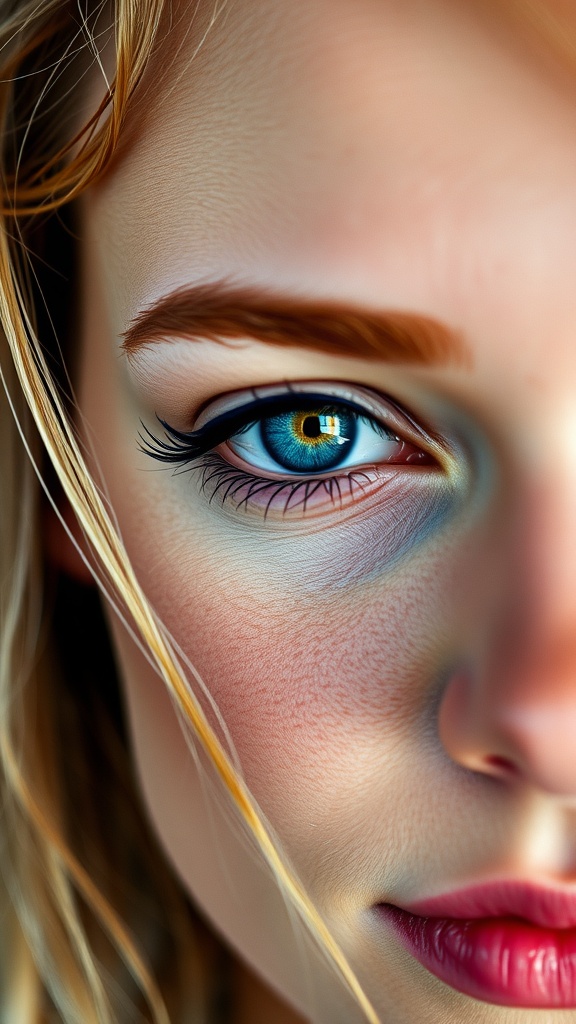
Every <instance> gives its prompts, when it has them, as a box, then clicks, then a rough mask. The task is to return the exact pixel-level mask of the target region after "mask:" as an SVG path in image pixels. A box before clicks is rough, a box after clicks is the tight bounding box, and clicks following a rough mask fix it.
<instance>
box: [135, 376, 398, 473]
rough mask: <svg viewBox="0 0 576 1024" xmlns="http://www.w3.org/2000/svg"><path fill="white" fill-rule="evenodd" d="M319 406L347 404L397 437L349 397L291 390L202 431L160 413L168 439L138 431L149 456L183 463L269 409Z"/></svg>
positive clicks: (228, 415)
mask: <svg viewBox="0 0 576 1024" xmlns="http://www.w3.org/2000/svg"><path fill="white" fill-rule="evenodd" d="M319 405H322V406H324V407H333V406H345V407H346V408H347V409H349V410H351V411H352V412H355V413H356V414H357V415H358V416H359V417H360V418H362V419H363V420H364V421H368V422H370V423H371V424H372V425H373V426H375V427H376V429H378V430H379V431H381V432H382V434H387V435H390V436H396V435H395V434H394V431H393V430H391V429H389V428H387V427H386V426H385V425H384V424H383V423H379V422H378V420H376V419H375V418H374V417H373V416H372V415H370V414H368V413H367V411H366V409H365V408H364V407H363V406H361V405H359V404H357V403H356V402H352V401H350V400H349V399H346V400H342V399H337V398H335V399H331V396H327V395H323V394H311V393H310V392H305V393H298V392H288V393H286V394H284V395H270V396H268V397H266V398H259V399H257V400H256V401H252V402H250V403H246V404H245V405H243V406H240V407H239V408H238V409H231V410H229V411H228V412H224V413H222V414H221V415H220V416H217V417H216V418H215V419H213V420H211V421H210V422H209V423H206V424H205V425H204V426H203V427H201V428H200V430H190V431H181V430H177V429H176V427H172V426H171V425H170V424H169V423H167V422H166V420H163V419H161V417H160V416H157V417H156V419H157V420H158V422H159V423H160V425H161V426H162V428H163V430H164V433H165V435H166V438H167V439H168V440H163V439H162V438H159V437H156V435H155V434H153V433H152V431H151V430H149V429H148V427H147V426H146V425H145V424H144V423H142V429H143V431H144V433H142V432H140V433H139V434H138V437H139V441H140V445H139V447H140V450H141V451H142V452H144V454H145V455H149V456H150V457H151V458H153V459H156V460H157V461H158V462H165V463H171V464H173V465H174V464H175V465H181V464H183V463H186V462H191V461H193V460H194V459H198V458H201V457H202V456H203V455H206V454H207V453H208V452H210V451H212V450H213V449H214V448H217V447H218V445H220V444H222V443H223V442H224V441H227V440H228V439H229V438H230V437H233V436H234V435H235V434H238V433H240V432H241V431H242V430H248V429H249V428H250V427H252V426H254V425H255V424H256V423H258V422H259V421H260V420H261V419H264V418H265V415H266V411H269V415H272V414H275V415H278V414H279V413H281V412H290V411H292V410H293V409H294V408H295V406H297V407H298V408H299V409H302V408H305V407H306V406H309V407H310V409H311V410H312V409H314V410H318V407H319Z"/></svg>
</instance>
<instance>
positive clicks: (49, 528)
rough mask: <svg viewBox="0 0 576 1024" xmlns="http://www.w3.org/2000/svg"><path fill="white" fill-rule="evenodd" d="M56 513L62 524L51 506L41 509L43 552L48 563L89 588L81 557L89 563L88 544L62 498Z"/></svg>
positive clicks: (89, 578) (89, 576)
mask: <svg viewBox="0 0 576 1024" xmlns="http://www.w3.org/2000/svg"><path fill="white" fill-rule="evenodd" d="M58 511H59V513H60V516H62V519H63V520H64V522H62V520H61V519H60V517H59V516H58V515H57V514H56V512H55V510H54V508H53V506H52V505H51V504H47V505H46V506H45V508H44V510H43V535H44V550H45V552H46V557H47V559H48V562H49V563H50V564H51V565H53V566H54V567H55V568H56V569H58V570H59V571H60V572H64V573H66V575H67V576H71V577H72V578H73V579H75V580H77V581H78V582H79V583H84V584H86V585H91V586H93V585H94V578H93V576H92V573H91V572H90V569H89V568H88V566H87V564H86V562H85V561H84V558H86V559H88V561H90V555H89V550H88V545H87V544H86V539H85V537H84V534H83V533H82V530H81V529H80V524H79V523H78V520H77V518H76V516H75V515H74V513H73V511H72V508H71V506H70V503H69V501H68V500H67V499H66V498H65V497H64V495H61V497H60V499H59V501H58ZM68 531H70V532H69V533H68ZM82 555H83V556H84V558H83V557H82Z"/></svg>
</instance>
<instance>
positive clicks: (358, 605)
mask: <svg viewBox="0 0 576 1024" xmlns="http://www.w3.org/2000/svg"><path fill="white" fill-rule="evenodd" d="M133 518H135V517H133ZM178 519H179V517H178V516H176V521H178ZM180 523H182V520H180ZM195 533H196V536H195V537H193V536H192V534H190V535H187V531H186V530H183V529H182V526H181V527H180V534H178V528H177V526H175V527H174V529H172V530H171V529H169V528H168V525H167V523H164V525H163V527H160V528H159V529H157V533H156V539H155V545H154V554H153V555H152V554H151V552H150V547H149V545H147V544H144V543H143V538H142V542H140V543H139V542H138V537H139V531H138V530H134V529H126V530H125V534H126V536H128V537H129V538H130V540H129V548H130V554H131V557H132V559H133V561H134V564H135V566H136V568H137V572H138V576H139V578H140V580H141V582H142V584H143V586H144V589H145V591H146V593H147V594H148V596H149V598H150V599H151V601H152V603H153V605H154V607H155V608H156V610H157V612H158V613H159V615H160V617H161V619H162V620H163V621H164V623H165V624H166V626H167V628H168V629H169V630H170V632H171V634H172V635H173V637H174V639H175V640H176V642H177V643H178V644H179V646H180V647H181V649H182V650H183V651H184V653H185V654H186V656H187V657H188V658H189V660H190V662H191V663H192V664H193V665H194V667H195V668H196V669H197V670H198V672H199V673H200V675H201V677H202V679H203V681H204V683H205V684H206V686H207V688H208V690H209V692H210V694H211V695H212V697H213V698H214V700H215V702H216V704H217V706H218V708H219V710H220V712H221V713H222V716H223V720H224V722H225V724H226V727H227V729H228V730H229V732H230V735H231V738H232V741H233V744H234V747H235V749H236V751H237V753H238V756H239V758H240V762H241V764H242V767H243V770H244V772H245V775H246V779H247V782H248V785H249V786H250V788H251V790H252V792H253V793H254V795H255V797H256V799H257V800H258V802H259V803H260V804H261V806H262V807H263V809H264V811H265V812H266V814H267V815H268V816H269V817H270V819H271V821H272V823H273V824H274V826H275V827H276V828H277V829H278V830H279V831H280V833H281V834H282V835H285V836H289V837H290V843H291V845H292V852H294V853H298V854H299V855H300V854H301V855H302V856H305V855H306V851H307V848H308V846H309V843H310V825H311V823H313V824H314V827H316V828H319V827H321V826H322V827H330V828H333V826H334V823H335V821H336V820H338V819H339V818H340V816H342V824H344V823H345V822H346V823H347V824H346V827H347V828H349V827H350V825H351V823H353V818H354V808H356V809H357V810H358V815H359V818H360V817H361V816H362V814H364V810H361V808H362V804H363V802H364V794H365V795H366V801H368V802H370V801H374V799H379V800H386V801H390V800H393V799H394V798H395V795H396V797H397V796H398V794H399V793H400V792H401V790H399V789H398V787H396V788H395V789H393V790H391V791H387V790H385V789H384V787H383V786H382V785H381V780H382V779H383V778H384V777H389V773H390V771H391V770H392V769H393V768H394V766H396V767H397V770H398V771H400V769H401V768H402V767H405V762H406V759H407V758H410V757H414V756H416V755H418V756H421V750H420V751H419V749H418V746H419V744H420V745H421V737H422V717H423V709H425V708H426V707H427V706H428V703H429V701H430V698H431V696H433V693H434V692H435V686H436V682H437V680H438V679H439V678H440V676H441V674H442V670H443V668H444V665H445V663H446V661H447V659H448V658H449V656H450V641H448V640H447V638H446V630H445V628H444V624H445V623H446V622H447V621H453V619H454V605H455V604H456V603H457V599H456V596H455V591H454V587H453V582H454V571H453V565H452V556H451V554H450V553H449V552H448V551H447V550H446V547H445V546H443V545H437V546H436V548H435V549H434V550H432V549H431V548H430V549H428V548H427V549H426V551H422V552H421V553H420V555H419V556H418V557H414V558H411V559H410V561H409V562H407V563H406V565H405V566H403V567H402V568H401V567H399V566H398V567H397V568H396V570H395V571H394V572H393V573H390V574H388V575H386V576H385V578H379V579H376V580H370V581H368V582H366V583H364V584H362V585H350V586H349V587H345V586H342V585H341V581H340V580H339V583H338V585H337V586H334V587H324V588H323V589H322V590H319V591H317V592H311V591H310V589H309V588H308V589H307V588H306V587H304V586H303V585H302V580H301V579H300V577H299V575H298V572H297V571H294V572H293V574H292V578H291V579H290V578H289V575H288V574H287V572H286V570H285V569H284V570H283V573H282V584H280V582H279V578H278V575H277V574H275V572H274V559H273V558H272V557H271V551H270V549H269V548H268V549H267V550H266V557H264V558H263V557H260V558H258V557H257V554H256V551H257V549H253V550H252V557H251V558H248V557H246V556H245V555H244V554H242V553H238V551H236V550H234V551H232V550H230V545H225V544H222V543H220V544H219V543H218V542H217V540H216V539H215V538H212V539H211V538H210V537H203V536H201V531H198V530H196V531H195ZM199 534H200V535H199ZM183 535H184V540H183ZM297 547H298V545H296V553H297ZM292 561H293V562H296V561H297V558H296V554H294V555H293V557H292ZM158 685H160V684H158ZM383 769H384V771H383ZM401 789H402V787H401ZM334 793H339V794H340V796H341V797H342V800H341V803H340V809H338V810H337V811H336V812H335V810H334V801H333V799H332V796H331V794H334ZM303 809H305V811H306V813H303ZM296 848H297V849H296Z"/></svg>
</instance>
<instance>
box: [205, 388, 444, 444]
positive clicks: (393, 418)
mask: <svg viewBox="0 0 576 1024" xmlns="http://www.w3.org/2000/svg"><path fill="white" fill-rule="evenodd" d="M313 389H314V390H313ZM263 392H264V394H263ZM247 393H249V394H251V395H252V400H251V401H245V402H242V403H240V402H239V403H238V405H234V406H233V407H232V410H231V412H233V411H236V410H238V411H239V410H246V412H248V410H249V409H250V408H251V409H254V410H256V411H257V409H258V407H259V406H260V403H261V401H262V400H264V399H266V398H267V397H268V395H270V397H272V396H274V397H276V398H279V399H282V398H284V397H286V398H287V399H288V398H290V397H292V398H300V397H302V396H308V395H312V394H315V395H316V396H317V398H318V399H320V400H324V401H326V399H328V400H330V399H331V400H332V401H333V402H334V403H342V404H345V405H349V406H350V407H351V408H353V410H354V411H355V412H357V413H358V414H359V415H361V416H368V417H372V418H373V419H374V420H376V421H377V422H378V423H380V424H382V425H383V426H384V427H386V428H387V429H389V430H390V431H391V432H398V433H400V434H402V433H406V432H408V434H409V435H412V436H411V438H410V439H411V440H412V441H415V442H416V443H420V444H423V445H424V446H425V447H428V448H429V450H430V452H431V454H433V455H435V456H436V457H437V458H438V459H439V461H440V462H444V461H445V460H448V461H452V460H453V459H454V456H455V453H454V451H453V448H452V445H451V444H450V443H449V442H448V441H447V439H446V438H445V437H444V436H443V435H442V434H439V433H438V432H437V431H436V430H434V428H433V427H432V426H431V425H430V424H429V423H428V422H425V421H424V420H423V419H422V418H420V419H419V418H416V417H415V416H414V415H413V414H412V413H410V412H409V411H408V410H407V409H406V408H405V407H403V406H402V405H401V404H400V403H399V402H397V401H396V400H395V399H394V398H393V397H392V396H390V395H387V394H384V393H382V392H378V391H375V390H374V389H368V388H366V387H364V386H363V385H361V384H357V385H352V384H350V382H349V381H335V380H328V381H286V382H282V383H280V384H272V385H259V386H258V387H255V388H251V389H250V391H249V392H248V391H247V390H243V391H241V392H236V393H235V395H236V396H238V397H239V396H240V395H244V394H247ZM233 397H234V395H232V394H230V395H229V396H221V397H220V398H217V399H212V400H211V401H209V402H208V403H206V404H205V405H204V406H203V407H202V409H201V410H200V412H199V414H198V417H197V419H196V424H198V422H199V423H200V426H197V425H195V428H194V431H191V432H190V433H189V435H188V436H190V437H193V436H194V434H196V432H200V431H201V432H202V433H203V432H204V427H205V426H209V425H210V424H211V423H213V422H214V420H215V419H216V417H215V418H214V420H213V419H210V420H207V421H206V424H204V423H203V422H202V420H203V419H204V417H205V416H206V414H207V413H208V412H209V411H210V410H211V409H213V408H214V406H216V408H218V407H219V406H226V405H227V402H228V401H229V400H231V399H233ZM359 398H360V399H361V400H360V401H359V400H358V399H359ZM259 418H260V416H258V415H257V414H256V415H254V416H253V418H252V420H251V422H256V421H257V420H258V419H259ZM229 436H232V435H229Z"/></svg>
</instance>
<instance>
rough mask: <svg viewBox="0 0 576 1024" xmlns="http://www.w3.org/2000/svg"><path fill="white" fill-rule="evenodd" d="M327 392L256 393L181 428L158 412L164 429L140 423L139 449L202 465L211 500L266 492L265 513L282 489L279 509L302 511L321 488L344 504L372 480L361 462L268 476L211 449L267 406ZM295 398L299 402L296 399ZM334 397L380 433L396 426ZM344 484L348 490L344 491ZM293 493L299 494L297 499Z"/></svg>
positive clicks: (182, 465) (309, 400)
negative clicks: (323, 472)
mask: <svg viewBox="0 0 576 1024" xmlns="http://www.w3.org/2000/svg"><path fill="white" fill-rule="evenodd" d="M327 397H328V396H326V394H311V393H310V392H300V393H299V392H294V391H288V392H287V393H286V394H284V395H273V396H268V397H267V398H266V397H264V398H257V397H256V396H255V399H256V401H255V402H252V403H250V404H249V405H245V406H242V407H240V408H238V409H234V410H231V411H228V412H225V413H223V414H222V415H220V416H218V417H216V418H215V419H214V420H212V421H211V422H210V423H207V424H205V426H204V427H202V428H201V429H200V430H196V431H190V432H186V433H185V432H182V431H179V430H177V429H176V428H175V427H173V426H171V425H170V424H169V423H167V422H166V420H163V419H161V418H160V417H157V419H158V422H159V423H160V425H161V427H162V428H163V430H164V435H165V437H164V439H162V438H159V437H156V436H155V435H154V434H153V433H152V431H151V430H149V429H148V427H146V425H145V424H144V423H142V428H143V431H144V433H142V432H141V433H140V434H139V442H140V443H139V447H140V450H141V451H142V452H143V453H144V454H146V455H148V456H150V457H151V458H153V459H155V460H157V461H159V462H162V463H165V464H169V465H172V466H174V467H175V472H178V471H180V472H186V471H188V470H194V469H197V470H199V471H200V474H201V476H200V480H201V484H200V486H201V489H202V491H203V492H204V493H206V492H207V490H208V489H209V487H210V485H211V484H214V486H213V488H212V489H211V493H210V497H209V501H210V502H212V501H213V499H214V498H215V497H216V495H219V496H220V498H221V500H222V505H225V504H226V503H227V502H228V501H233V499H234V497H235V496H236V495H237V494H238V493H239V492H240V491H242V490H243V489H245V493H244V494H243V496H242V497H241V498H240V499H238V500H237V501H236V503H235V509H236V510H238V509H241V508H242V507H244V508H247V507H248V503H249V501H250V499H251V498H253V497H254V496H255V495H260V496H265V495H267V494H268V495H269V499H268V501H267V502H266V504H265V505H264V510H263V514H264V518H266V516H267V515H268V513H269V512H270V509H271V506H272V503H273V502H274V501H275V500H276V499H277V498H279V497H280V496H282V495H284V494H286V500H285V502H284V504H283V506H282V507H281V512H282V514H286V513H287V512H288V511H291V510H294V509H296V508H300V507H301V509H302V513H303V514H305V513H306V509H307V505H308V504H309V502H310V500H311V498H312V497H313V496H314V495H315V494H317V492H319V491H322V490H323V491H324V492H325V494H326V496H327V498H328V500H329V501H330V504H331V505H332V506H336V505H337V504H338V505H340V507H341V506H342V502H343V500H344V498H345V497H347V496H349V498H350V500H353V499H354V497H355V494H354V492H355V490H356V489H358V490H359V491H360V492H362V493H364V492H365V490H366V485H367V484H369V483H371V482H372V481H371V478H370V477H369V475H368V474H367V473H366V472H364V471H363V469H362V467H361V466H359V467H357V468H356V467H352V468H350V469H349V470H341V471H340V472H335V473H333V474H332V475H330V476H326V477H320V478H319V477H311V478H310V479H306V478H304V479H298V480H294V479H288V480H279V479H271V478H269V477H263V476H258V475H257V474H256V473H249V472H247V471H246V470H242V469H239V468H238V467H236V466H234V465H231V464H230V463H229V462H227V461H226V460H225V459H224V458H222V456H221V455H219V454H218V452H216V451H215V450H214V449H215V448H217V447H218V446H219V445H220V444H222V443H223V442H225V441H227V440H229V439H230V438H231V437H233V436H235V435H238V434H239V433H242V432H244V431H248V430H249V429H250V428H251V427H253V426H255V425H256V424H258V423H259V422H260V421H261V420H263V419H264V418H265V416H266V413H267V412H268V414H269V415H271V414H273V415H278V414H279V413H281V412H283V411H292V410H293V409H294V406H295V404H297V405H298V407H299V408H300V407H305V406H306V407H310V409H314V408H317V407H318V404H319V403H321V404H323V405H325V404H326V402H327ZM295 399H297V403H296V402H295ZM330 400H331V401H332V402H336V403H337V404H340V405H345V406H346V408H347V409H348V410H351V411H352V412H354V413H355V414H356V415H357V417H358V420H361V421H363V422H365V423H369V424H370V425H371V426H372V427H375V428H376V430H377V431H378V432H379V433H380V432H381V433H382V436H387V435H393V434H394V431H393V430H391V429H389V428H387V427H386V426H385V425H384V424H382V423H378V421H377V420H376V419H375V418H374V416H371V415H368V414H367V413H366V410H365V408H363V407H362V406H359V405H358V404H357V403H355V402H353V401H351V400H349V399H347V400H345V401H344V400H342V399H335V398H334V397H331V399H330ZM423 455H424V457H425V458H426V456H427V457H428V459H429V462H430V463H434V462H435V460H434V459H433V458H432V457H431V456H430V455H429V453H423ZM343 490H345V491H347V492H348V495H344V494H343ZM295 495H298V500H297V501H295V500H294V498H295Z"/></svg>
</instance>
